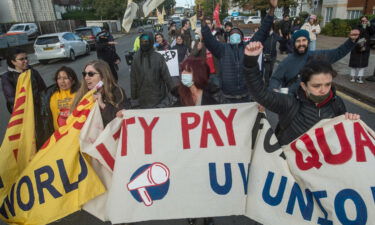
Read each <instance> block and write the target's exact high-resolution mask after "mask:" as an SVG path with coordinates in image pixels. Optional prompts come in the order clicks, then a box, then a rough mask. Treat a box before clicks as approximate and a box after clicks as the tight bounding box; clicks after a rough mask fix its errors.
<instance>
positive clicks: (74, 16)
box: [62, 9, 100, 20]
mask: <svg viewBox="0 0 375 225" xmlns="http://www.w3.org/2000/svg"><path fill="white" fill-rule="evenodd" d="M62 18H63V19H64V20H98V19H100V17H99V16H97V15H95V10H93V9H84V10H72V11H68V12H66V13H64V14H62Z"/></svg>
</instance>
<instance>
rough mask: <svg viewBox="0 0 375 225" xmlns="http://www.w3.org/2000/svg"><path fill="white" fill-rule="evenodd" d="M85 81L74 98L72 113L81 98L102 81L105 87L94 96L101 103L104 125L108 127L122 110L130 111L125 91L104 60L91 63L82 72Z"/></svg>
mask: <svg viewBox="0 0 375 225" xmlns="http://www.w3.org/2000/svg"><path fill="white" fill-rule="evenodd" d="M82 76H83V81H82V82H81V87H80V88H79V90H78V91H77V94H76V96H75V98H74V101H73V105H72V108H71V111H72V110H74V109H75V108H76V107H77V105H78V103H79V101H80V100H81V98H82V97H83V96H84V95H85V94H86V93H87V92H88V91H89V90H91V89H93V88H95V87H96V86H97V85H98V83H99V82H100V81H102V82H103V85H102V86H101V87H100V88H99V89H98V91H97V92H96V94H95V95H94V97H95V99H96V101H98V103H99V107H100V112H101V115H102V118H103V124H104V126H106V125H107V124H108V123H109V122H111V120H113V119H114V118H115V117H116V113H117V112H118V111H119V110H121V109H124V108H125V109H129V108H130V101H129V100H128V99H127V98H126V95H125V92H124V90H123V89H122V88H121V87H120V86H119V85H118V84H117V83H116V81H115V80H114V78H113V76H112V74H111V69H110V68H109V66H108V64H107V63H106V62H104V61H103V60H94V61H91V62H89V63H88V64H87V65H86V66H85V69H84V71H83V72H82Z"/></svg>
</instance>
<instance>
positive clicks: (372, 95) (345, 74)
mask: <svg viewBox="0 0 375 225" xmlns="http://www.w3.org/2000/svg"><path fill="white" fill-rule="evenodd" d="M346 40H347V39H346V38H342V37H329V36H324V35H320V36H318V40H317V49H318V50H319V49H332V48H337V47H338V46H339V45H341V44H342V43H344V42H345V41H346ZM285 57H286V55H280V54H278V57H277V59H278V60H280V61H281V60H282V59H284V58H285ZM349 58H350V53H349V54H347V55H346V56H345V57H344V58H342V59H341V60H339V61H338V62H336V63H335V64H333V68H334V69H335V70H336V71H337V72H338V76H337V77H336V78H335V79H334V80H333V82H334V84H335V86H336V88H337V89H338V90H340V91H342V92H345V93H347V94H349V95H351V96H352V97H354V98H356V99H359V100H364V101H365V102H368V103H370V104H372V105H375V82H369V81H366V80H365V81H364V82H365V83H364V84H358V83H351V82H350V81H349V80H350V76H349V74H350V68H349ZM374 68H375V50H371V54H370V59H369V66H368V67H367V68H366V69H365V76H366V77H367V76H370V75H372V74H373V72H374Z"/></svg>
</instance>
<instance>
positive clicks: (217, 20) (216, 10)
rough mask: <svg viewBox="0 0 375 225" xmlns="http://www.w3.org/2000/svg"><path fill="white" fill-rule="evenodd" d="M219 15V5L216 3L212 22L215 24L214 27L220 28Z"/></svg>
mask: <svg viewBox="0 0 375 225" xmlns="http://www.w3.org/2000/svg"><path fill="white" fill-rule="evenodd" d="M219 15H220V4H219V3H218V4H217V5H216V8H215V10H214V20H215V22H216V27H221V23H220V18H219Z"/></svg>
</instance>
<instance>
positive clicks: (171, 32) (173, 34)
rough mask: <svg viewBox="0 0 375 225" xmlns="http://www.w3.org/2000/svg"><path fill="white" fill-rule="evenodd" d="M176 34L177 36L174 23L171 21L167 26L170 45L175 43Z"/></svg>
mask: <svg viewBox="0 0 375 225" xmlns="http://www.w3.org/2000/svg"><path fill="white" fill-rule="evenodd" d="M176 36H177V28H176V23H175V22H171V24H170V25H169V28H168V42H169V44H170V45H171V47H173V46H175V45H176Z"/></svg>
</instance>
